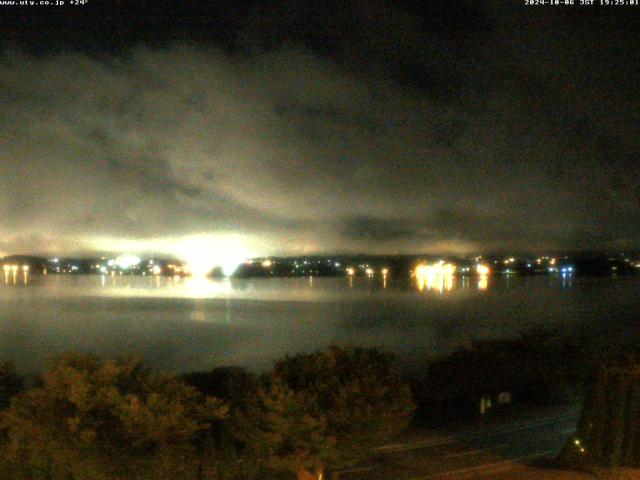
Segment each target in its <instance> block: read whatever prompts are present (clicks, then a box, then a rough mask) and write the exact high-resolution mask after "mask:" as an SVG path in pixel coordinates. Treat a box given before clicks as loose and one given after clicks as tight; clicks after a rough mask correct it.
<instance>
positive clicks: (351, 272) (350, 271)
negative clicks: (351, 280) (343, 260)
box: [347, 267, 356, 277]
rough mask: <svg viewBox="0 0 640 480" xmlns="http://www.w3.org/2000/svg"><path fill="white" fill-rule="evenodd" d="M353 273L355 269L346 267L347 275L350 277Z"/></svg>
mask: <svg viewBox="0 0 640 480" xmlns="http://www.w3.org/2000/svg"><path fill="white" fill-rule="evenodd" d="M355 273H356V271H355V270H354V269H353V268H351V267H349V268H347V275H349V276H350V277H353V275H354V274H355Z"/></svg>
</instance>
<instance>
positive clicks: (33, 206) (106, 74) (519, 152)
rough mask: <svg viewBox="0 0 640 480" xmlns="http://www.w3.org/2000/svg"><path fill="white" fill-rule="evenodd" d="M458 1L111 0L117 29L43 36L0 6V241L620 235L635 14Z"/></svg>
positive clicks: (639, 58) (262, 242)
mask: <svg viewBox="0 0 640 480" xmlns="http://www.w3.org/2000/svg"><path fill="white" fill-rule="evenodd" d="M161 3H162V2H161ZM187 3H189V2H186V3H185V4H182V7H180V9H178V10H175V8H177V7H174V10H173V12H174V13H175V18H176V19H189V18H191V17H190V15H189V14H188V8H187V7H188V5H187ZM465 5H466V4H465ZM465 5H462V4H456V5H452V4H451V3H450V2H439V1H438V2H411V1H403V2H384V1H373V0H371V1H364V0H362V1H353V2H347V3H345V2H319V3H317V4H314V6H313V7H312V8H309V9H303V8H301V7H300V6H299V5H298V4H297V3H296V2H276V3H273V4H272V3H264V2H244V3H242V4H240V5H239V7H238V9H237V10H234V11H232V10H230V9H222V10H221V11H219V12H217V13H216V10H215V8H211V9H206V8H205V11H201V12H200V14H202V15H200V14H199V16H198V19H199V20H198V21H197V22H195V23H193V24H189V22H186V21H185V22H183V23H180V22H177V23H175V24H174V23H171V21H170V15H169V14H170V13H171V12H172V10H171V8H168V7H167V9H166V11H161V10H153V9H152V10H150V12H151V11H153V12H156V14H155V16H153V15H151V16H146V17H144V18H142V19H141V20H140V21H139V22H138V23H139V25H140V28H139V29H138V30H135V29H127V28H126V27H127V25H129V24H128V22H131V21H132V20H131V19H132V18H134V17H127V16H126V15H124V12H125V10H124V9H125V8H126V7H125V6H124V4H122V5H120V7H121V8H122V9H123V10H122V11H120V13H114V14H113V15H112V16H111V17H110V19H111V20H114V21H115V23H114V25H116V26H117V27H118V28H119V30H118V29H116V31H117V32H120V34H121V35H120V37H119V39H118V40H117V41H115V40H112V41H103V40H104V39H105V38H110V35H113V32H111V33H109V32H108V31H107V29H106V27H104V26H101V25H102V24H100V23H98V22H92V21H90V19H89V18H87V19H86V20H87V21H86V24H85V26H84V27H79V28H80V29H81V30H82V29H83V28H85V29H86V31H84V30H83V32H84V34H86V36H85V38H86V42H81V41H80V40H79V38H76V37H74V36H70V35H69V34H63V35H60V36H58V37H56V35H55V32H56V31H58V29H57V27H56V23H55V18H52V23H51V24H50V25H49V26H46V25H43V24H39V25H38V29H37V32H38V34H37V35H36V37H37V38H39V39H41V40H42V39H47V40H48V41H49V42H50V43H47V47H46V48H44V47H42V48H41V47H38V46H37V45H36V44H35V43H34V42H33V41H30V40H29V39H27V38H26V37H23V36H21V34H20V33H19V32H20V31H21V30H20V29H18V28H17V26H16V25H18V24H20V21H19V20H18V18H17V17H14V18H13V20H14V22H15V24H16V25H13V26H10V28H8V29H7V30H6V31H5V35H4V43H3V44H4V45H5V49H4V50H3V53H2V57H1V58H0V63H1V67H2V68H1V70H0V110H1V111H2V113H3V118H4V119H5V125H4V127H3V129H2V131H1V132H0V141H1V142H2V151H1V153H0V157H1V158H0V160H1V162H0V233H1V234H2V235H3V239H4V240H3V242H4V243H3V244H2V245H0V248H2V249H3V250H4V251H12V252H13V251H16V250H21V251H22V250H23V249H29V250H30V249H31V248H36V247H37V248H40V249H41V250H57V249H62V250H64V249H65V247H64V245H66V242H71V240H69V239H73V243H74V246H73V248H74V249H78V248H80V249H82V248H86V249H93V248H102V246H103V245H106V244H108V243H109V240H114V241H115V240H116V239H125V240H132V241H133V240H136V241H137V242H138V243H137V244H136V245H137V247H139V248H144V245H145V242H148V244H149V248H170V247H169V245H170V243H171V242H172V241H179V240H180V239H182V238H188V237H192V236H203V235H204V236H208V237H207V238H214V237H216V236H219V237H221V238H222V237H225V238H226V236H229V235H231V236H233V239H234V240H233V242H239V243H242V244H243V245H245V246H246V249H247V250H248V251H251V252H254V253H256V254H261V253H300V252H314V251H368V252H372V253H382V252H411V251H413V252H415V251H418V252H428V251H436V250H447V251H452V252H456V253H464V252H471V251H473V250H487V249H517V250H525V249H526V250H539V249H555V248H592V247H597V248H607V246H616V247H618V246H625V247H624V248H637V247H640V221H639V220H640V207H639V205H640V187H639V185H640V183H639V182H638V181H637V178H638V176H639V174H640V171H639V170H640V169H639V167H638V163H637V159H638V156H639V154H640V146H639V144H638V140H637V132H636V128H637V127H636V125H638V124H640V118H639V117H640V113H639V112H640V105H638V104H639V103H640V100H639V97H638V95H637V89H636V82H635V75H634V72H637V71H639V70H640V68H639V67H640V54H639V53H638V50H637V49H636V48H634V45H635V42H634V39H636V40H637V37H638V30H637V29H632V28H631V27H632V23H631V22H630V21H629V20H628V19H627V18H626V17H625V15H624V12H622V9H620V10H618V12H621V13H616V14H612V13H611V10H609V11H602V10H600V13H598V14H597V15H596V14H595V13H593V12H589V11H586V10H582V11H579V10H575V9H574V10H571V12H573V13H568V12H569V10H564V11H563V10H562V9H554V8H548V9H537V10H536V9H527V8H525V7H524V6H519V7H513V6H505V5H503V4H502V3H501V2H473V4H468V6H465ZM165 6H166V5H165ZM94 8H97V10H95V11H93V13H94V14H97V13H100V12H99V11H98V10H100V9H99V8H98V7H94ZM199 8H204V7H199ZM89 12H91V10H89ZM158 12H164V13H158ZM138 13H140V12H138ZM74 15H75V14H74ZM194 15H195V14H194ZM193 18H194V19H195V16H194V17H193ZM203 19H205V20H203ZM34 21H35V20H33V19H31V20H30V19H28V18H27V19H26V20H23V22H27V24H29V22H32V23H33V22H34ZM194 21H195V20H194ZM4 22H5V24H6V22H7V19H6V18H5V20H4ZM90 26H93V27H94V30H95V32H93V33H92V32H91V31H89V30H90V29H89V27H90ZM129 26H131V25H129ZM159 26H165V27H166V28H165V29H164V30H162V29H158V28H157V27H159ZM156 30H158V31H159V32H160V33H157V34H153V32H154V31H156ZM162 32H164V33H162ZM215 32H217V33H215ZM7 40H9V42H7ZM28 239H31V240H28ZM42 239H44V240H42Z"/></svg>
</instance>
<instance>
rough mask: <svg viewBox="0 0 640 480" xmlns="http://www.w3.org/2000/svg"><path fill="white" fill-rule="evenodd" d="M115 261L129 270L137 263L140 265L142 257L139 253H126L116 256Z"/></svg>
mask: <svg viewBox="0 0 640 480" xmlns="http://www.w3.org/2000/svg"><path fill="white" fill-rule="evenodd" d="M115 263H116V265H118V266H119V267H120V268H122V269H124V270H127V269H129V268H131V267H135V266H136V265H139V264H140V257H138V256H137V255H131V254H128V253H125V254H124V255H120V256H119V257H118V258H116V259H115Z"/></svg>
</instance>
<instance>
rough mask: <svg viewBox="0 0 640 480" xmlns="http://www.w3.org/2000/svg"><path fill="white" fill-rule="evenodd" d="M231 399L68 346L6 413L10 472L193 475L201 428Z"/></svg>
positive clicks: (83, 475)
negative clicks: (204, 394)
mask: <svg viewBox="0 0 640 480" xmlns="http://www.w3.org/2000/svg"><path fill="white" fill-rule="evenodd" d="M225 413H226V407H225V406H224V405H223V404H222V403H221V402H220V401H218V400H217V399H215V398H203V397H202V396H201V395H200V394H199V393H198V392H197V391H196V390H195V389H193V388H191V387H188V386H187V385H186V384H184V383H183V382H181V381H178V380H176V379H175V378H171V377H167V376H161V375H156V374H153V373H151V372H150V371H149V370H148V369H147V368H145V367H144V365H142V363H141V362H140V361H139V360H136V359H130V360H120V361H107V362H105V361H102V360H100V359H98V358H97V357H94V356H91V355H84V354H74V353H67V354H64V355H62V356H60V357H59V358H57V359H56V360H55V361H54V363H53V365H52V367H51V368H50V369H49V370H48V371H46V372H45V373H44V376H43V386H42V388H36V389H33V390H29V391H27V392H24V393H22V394H20V395H18V396H17V397H16V398H15V399H14V401H13V402H12V405H11V407H10V408H9V409H8V410H7V411H6V412H5V413H4V414H3V417H2V429H3V430H4V432H5V438H6V442H5V444H4V445H3V449H2V460H3V461H4V462H5V465H4V467H5V471H6V472H7V475H8V478H12V479H21V478H30V479H39V478H42V479H52V480H53V479H58V478H59V479H65V480H66V479H74V480H75V479H78V480H80V479H114V478H127V479H141V478H154V479H162V478H195V473H196V472H195V470H196V469H197V468H198V467H199V463H200V462H199V459H200V456H199V454H198V450H197V448H196V440H197V436H198V434H199V432H202V431H203V430H205V429H207V428H208V427H209V425H210V424H211V422H212V421H213V420H216V419H219V418H221V417H223V416H224V415H225Z"/></svg>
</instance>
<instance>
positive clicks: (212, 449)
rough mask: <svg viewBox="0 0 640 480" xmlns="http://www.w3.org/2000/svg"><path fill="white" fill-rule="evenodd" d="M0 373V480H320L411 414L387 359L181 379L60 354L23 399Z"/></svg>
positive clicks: (353, 353)
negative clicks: (319, 479)
mask: <svg viewBox="0 0 640 480" xmlns="http://www.w3.org/2000/svg"><path fill="white" fill-rule="evenodd" d="M0 367H1V368H0V406H2V407H3V412H2V415H1V421H0V478H2V479H3V480H4V479H7V480H8V479H16V480H22V479H25V480H26V479H30V480H39V479H43V480H45V479H46V480H85V479H87V480H88V479H92V480H101V479H104V480H107V479H124V478H126V479H128V480H129V479H131V480H137V479H140V480H142V479H145V480H146V479H154V480H155V479H169V478H171V479H174V480H175V479H184V480H191V479H194V480H195V479H214V478H215V479H230V480H231V479H243V480H249V479H258V478H269V479H274V480H276V479H293V478H298V479H307V478H308V479H317V478H320V474H322V475H324V476H325V478H328V477H326V475H330V474H331V471H334V472H335V470H336V469H338V468H344V467H347V466H350V465H353V464H355V463H357V462H358V461H359V460H361V459H362V458H364V457H365V456H366V455H367V454H368V453H369V451H370V449H371V447H372V446H375V445H379V444H381V443H382V442H384V441H385V440H387V439H388V438H390V437H392V436H394V435H397V434H398V433H399V432H401V431H402V430H403V429H405V428H406V426H407V425H408V424H409V422H410V421H411V418H412V414H413V411H414V404H413V402H412V399H411V393H410V390H409V388H408V386H407V385H406V384H405V383H404V382H403V380H402V378H401V376H400V374H399V372H398V371H397V369H396V367H395V362H394V360H393V357H392V356H390V355H388V354H386V353H383V352H381V351H379V350H377V349H358V348H354V349H350V348H331V349H329V350H327V351H324V352H318V353H313V354H302V355H297V356H293V357H287V358H284V359H281V360H280V361H278V362H276V364H275V366H274V367H273V369H271V370H270V371H269V372H266V373H264V374H261V375H255V374H252V373H249V372H247V371H245V370H242V369H234V368H223V369H216V370H213V371H211V372H203V373H193V374H187V375H183V376H181V377H175V376H166V375H159V374H156V373H153V372H152V371H150V370H149V369H148V368H146V367H145V366H144V365H143V364H142V363H141V362H140V361H139V360H135V359H129V360H118V361H104V360H101V359H99V358H97V357H94V356H92V355H87V354H77V353H67V354H64V355H62V356H60V357H58V358H57V359H55V361H53V363H52V365H51V366H50V368H49V369H47V370H46V371H45V372H44V373H43V375H42V378H41V380H40V381H39V382H38V383H39V384H38V385H37V386H36V387H34V388H30V389H24V388H23V385H22V381H21V378H20V376H19V375H18V374H17V373H16V372H15V370H14V369H13V367H12V366H11V365H10V364H8V363H4V364H2V365H1V366H0ZM9 400H10V402H9ZM333 476H334V477H335V478H337V475H333Z"/></svg>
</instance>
